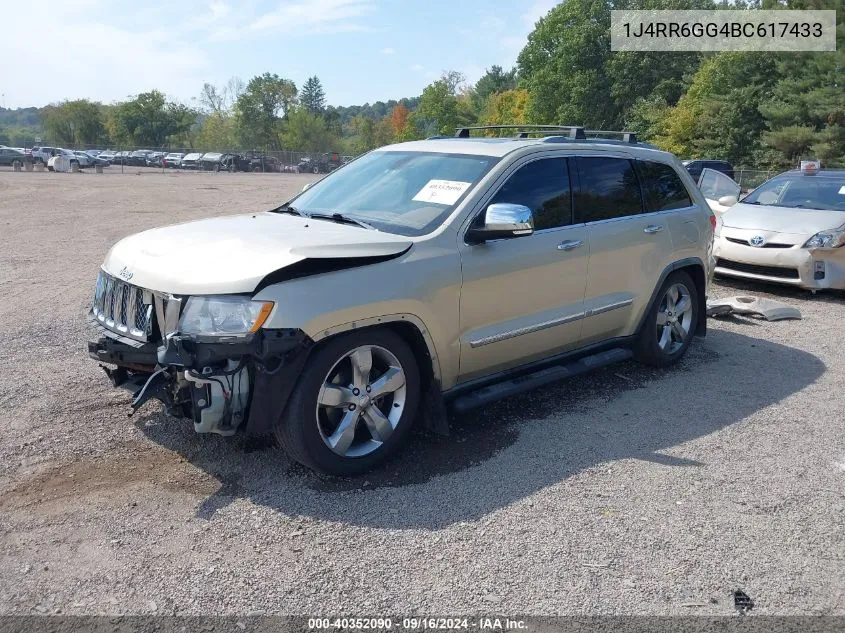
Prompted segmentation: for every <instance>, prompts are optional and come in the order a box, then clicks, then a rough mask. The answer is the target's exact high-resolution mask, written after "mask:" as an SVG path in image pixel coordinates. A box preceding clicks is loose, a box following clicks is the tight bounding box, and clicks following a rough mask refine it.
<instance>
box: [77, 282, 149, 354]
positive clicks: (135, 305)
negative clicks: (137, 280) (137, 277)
mask: <svg viewBox="0 0 845 633" xmlns="http://www.w3.org/2000/svg"><path fill="white" fill-rule="evenodd" d="M145 295H146V297H147V298H146V299H145V298H144V297H145ZM91 312H92V314H93V315H94V318H95V319H96V320H97V321H98V322H99V323H100V324H101V325H102V326H103V327H105V328H106V329H109V330H112V331H114V332H117V333H118V334H120V335H122V336H128V337H130V338H133V339H135V340H137V341H143V342H145V341H147V340H148V337H149V336H150V334H151V333H152V318H153V295H152V293H150V292H146V293H145V291H144V289H143V288H139V287H138V286H133V285H132V284H128V283H126V282H125V281H123V280H121V279H117V278H116V277H112V276H111V275H109V274H107V273H105V272H103V271H100V275H99V276H98V277H97V286H96V288H95V290H94V301H93V307H92V310H91Z"/></svg>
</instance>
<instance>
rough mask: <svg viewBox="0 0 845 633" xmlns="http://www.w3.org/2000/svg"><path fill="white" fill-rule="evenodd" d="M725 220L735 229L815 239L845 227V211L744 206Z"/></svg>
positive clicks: (734, 208) (735, 208)
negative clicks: (818, 235) (820, 233)
mask: <svg viewBox="0 0 845 633" xmlns="http://www.w3.org/2000/svg"><path fill="white" fill-rule="evenodd" d="M721 219H722V224H723V225H724V226H726V227H730V228H734V229H752V230H753V229H757V230H761V231H772V232H775V233H791V234H798V235H815V234H816V233H818V232H819V231H829V230H831V229H836V228H839V227H840V226H842V225H843V224H845V211H832V210H831V211H826V210H821V209H787V208H786V207H773V206H768V205H756V204H743V203H742V202H740V203H738V204H736V205H734V206H732V207H731V208H730V209H728V210H727V211H725V212H724V213H722V214H721Z"/></svg>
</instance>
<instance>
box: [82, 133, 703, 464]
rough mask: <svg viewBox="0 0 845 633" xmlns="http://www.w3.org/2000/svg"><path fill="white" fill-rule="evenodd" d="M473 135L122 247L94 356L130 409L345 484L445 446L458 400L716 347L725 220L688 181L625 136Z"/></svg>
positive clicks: (99, 318) (98, 312) (368, 158)
mask: <svg viewBox="0 0 845 633" xmlns="http://www.w3.org/2000/svg"><path fill="white" fill-rule="evenodd" d="M474 129H476V128H472V129H470V128H464V129H461V130H459V131H458V133H457V135H456V136H455V137H436V138H431V139H428V140H424V141H415V142H410V143H402V144H398V145H391V146H388V147H383V148H381V149H379V150H376V151H373V152H370V153H368V154H366V155H364V156H362V157H360V158H358V159H357V160H354V161H352V162H351V163H349V164H347V165H345V166H344V167H342V168H341V169H338V170H337V171H335V172H333V173H332V174H330V175H329V176H327V177H325V178H323V179H322V180H320V181H319V182H317V183H316V184H314V185H313V186H311V187H309V188H306V189H305V190H304V191H303V192H302V193H300V194H299V195H298V196H296V197H295V198H293V199H292V200H290V201H289V202H286V203H285V204H283V205H281V206H280V207H278V208H276V209H273V210H271V211H265V212H258V213H249V214H246V215H237V216H231V217H222V218H216V219H210V220H203V221H199V222H189V223H186V224H179V225H175V226H169V227H165V228H159V229H154V230H151V231H145V232H143V233H139V234H137V235H133V236H130V237H128V238H126V239H124V240H122V241H120V242H119V243H118V244H116V245H115V246H114V247H113V248H112V249H111V251H109V253H108V255H107V256H106V259H105V262H104V264H103V265H102V268H101V270H100V272H99V277H98V278H97V284H96V290H95V293H94V299H93V306H92V309H91V315H90V316H91V320H92V321H93V323H94V324H96V326H97V330H98V336H97V340H94V341H91V342H90V343H89V354H90V355H91V356H92V357H93V358H95V359H97V360H99V361H100V362H101V363H102V364H103V366H104V369H106V372H107V373H108V375H109V376H110V378H111V379H112V381H113V383H114V384H115V385H117V386H124V387H127V388H129V389H131V390H132V392H133V393H134V399H133V402H132V407H133V408H134V409H137V408H138V407H139V406H141V405H142V404H143V403H144V402H146V401H147V400H149V399H150V398H156V399H158V400H160V401H162V402H163V403H164V405H165V407H166V409H167V411H168V412H169V413H170V414H172V415H175V416H181V417H187V418H189V419H191V420H192V421H193V424H194V427H195V429H196V431H197V432H200V433H209V432H210V433H220V434H223V435H229V434H233V433H235V432H237V431H242V432H245V433H248V434H252V435H266V434H270V433H273V434H275V436H276V438H277V439H278V441H279V442H280V444H281V445H282V447H283V448H284V449H285V450H286V451H287V452H288V454H289V455H290V456H291V457H292V458H293V459H295V460H297V461H298V462H301V463H302V464H305V465H306V466H309V467H311V468H313V469H315V470H318V471H321V472H325V473H331V474H336V475H354V474H357V473H361V472H364V471H366V470H368V469H370V468H372V467H373V466H375V465H376V464H378V463H380V462H382V461H383V460H384V459H386V458H387V457H388V456H390V455H391V454H392V453H394V452H395V451H396V450H397V449H398V448H399V446H400V445H401V444H402V441H403V439H405V438H406V437H407V435H408V433H409V431H410V430H411V428H412V426H413V424H414V422H415V421H419V422H421V423H423V424H426V425H428V426H429V427H430V428H432V429H434V430H435V431H438V432H446V431H447V418H446V411H447V408H448V407H452V408H453V409H454V410H456V411H464V410H467V409H469V408H472V407H476V406H481V405H484V404H486V403H489V402H491V401H493V400H496V399H498V398H502V397H506V396H509V395H511V394H514V393H517V392H520V391H524V390H527V389H534V388H537V387H540V386H542V385H545V384H548V383H550V382H552V381H556V380H560V379H562V378H566V377H569V376H572V375H574V374H577V373H580V372H583V371H587V370H590V369H593V368H596V367H600V366H603V365H606V364H608V363H612V362H616V361H619V360H623V359H626V358H629V357H631V356H633V357H635V358H638V359H640V360H642V361H644V362H647V363H651V364H655V365H668V364H670V363H672V362H674V361H676V360H678V359H679V358H680V357H681V356H682V355H683V354H684V352H685V351H686V350H687V347H688V346H689V344H690V342H691V340H692V338H693V337H694V335H703V334H704V333H705V327H706V323H705V319H704V305H705V292H706V286H707V282H708V280H709V278H710V272H711V268H712V264H711V247H712V241H713V228H714V225H715V218H714V216H713V214H712V213H711V211H710V210H709V208H708V206H707V203H706V201H705V200H704V198H703V197H702V195H701V193H700V192H699V190H698V189H697V187H696V186H695V183H693V181H692V180H691V179H690V176H689V175H688V174H687V172H686V170H685V169H684V168H683V166H682V165H681V164H680V163H679V162H678V161H677V160H676V159H675V158H674V157H673V156H672V155H671V154H667V153H665V152H661V151H658V150H656V149H654V148H653V147H651V146H648V145H645V144H642V143H638V142H637V140H636V138H635V136H634V135H633V134H630V133H597V132H590V131H585V130H584V129H582V128H578V127H558V126H532V127H530V128H526V127H525V126H521V127H520V128H518V129H516V128H515V129H514V132H513V133H514V135H515V136H514V137H513V138H498V137H497V138H490V137H477V136H474V135H473V134H472V133H471V132H472V130H474ZM500 131H501V130H500ZM482 132H486V130H483V131H482ZM599 137H604V138H599ZM608 137H610V138H608Z"/></svg>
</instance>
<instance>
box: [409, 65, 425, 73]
mask: <svg viewBox="0 0 845 633" xmlns="http://www.w3.org/2000/svg"><path fill="white" fill-rule="evenodd" d="M408 68H410V69H411V70H413V71H414V72H415V73H421V72H422V71H424V70H425V66H423V65H422V64H413V65H412V66H408Z"/></svg>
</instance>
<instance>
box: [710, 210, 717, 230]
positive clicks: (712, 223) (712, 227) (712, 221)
mask: <svg viewBox="0 0 845 633" xmlns="http://www.w3.org/2000/svg"><path fill="white" fill-rule="evenodd" d="M710 230H711V231H713V232H714V233H715V232H716V214H715V213H713V212H712V211H711V212H710Z"/></svg>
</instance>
